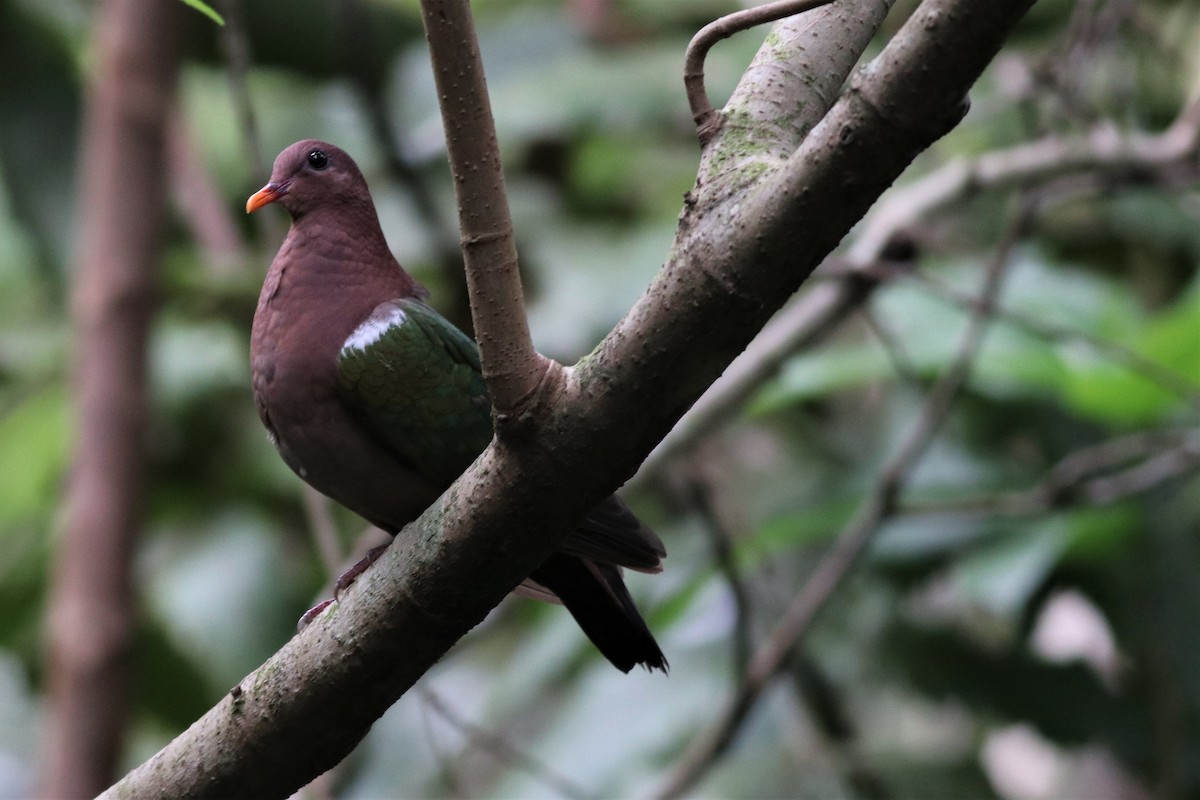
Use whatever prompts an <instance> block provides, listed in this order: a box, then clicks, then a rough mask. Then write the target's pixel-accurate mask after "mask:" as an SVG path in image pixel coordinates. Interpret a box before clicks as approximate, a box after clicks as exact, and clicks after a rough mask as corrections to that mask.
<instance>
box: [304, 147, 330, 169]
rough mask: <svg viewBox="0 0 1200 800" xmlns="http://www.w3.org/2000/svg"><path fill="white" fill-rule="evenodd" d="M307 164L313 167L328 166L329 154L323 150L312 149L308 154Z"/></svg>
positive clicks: (322, 167)
mask: <svg viewBox="0 0 1200 800" xmlns="http://www.w3.org/2000/svg"><path fill="white" fill-rule="evenodd" d="M308 165H309V166H310V167H312V168H313V169H325V168H326V167H328V166H329V156H327V155H325V151H324V150H313V151H312V152H311V153H309V154H308Z"/></svg>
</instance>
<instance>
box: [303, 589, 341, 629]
mask: <svg viewBox="0 0 1200 800" xmlns="http://www.w3.org/2000/svg"><path fill="white" fill-rule="evenodd" d="M332 604H333V598H332V597H331V598H329V599H328V600H322V601H321V602H319V603H317V604H316V605H315V606H313V607H312V608H310V609H309V610H308V611H305V612H304V614H303V616H301V617H300V621H299V622H297V623H296V632H297V633H299V632H300V631H302V630H304V629H305V628H307V627H308V626H309V625H310V624H311V623H312V621H313V620H314V619H316V618H317V617H319V616H321V612H322V611H324V610H325V609H327V608H329V606H330V605H332Z"/></svg>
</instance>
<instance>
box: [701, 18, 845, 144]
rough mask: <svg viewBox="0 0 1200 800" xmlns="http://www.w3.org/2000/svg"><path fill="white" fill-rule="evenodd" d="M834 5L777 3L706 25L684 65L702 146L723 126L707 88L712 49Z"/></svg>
mask: <svg viewBox="0 0 1200 800" xmlns="http://www.w3.org/2000/svg"><path fill="white" fill-rule="evenodd" d="M831 2H833V0H778V1H777V2H774V3H767V4H766V5H765V6H756V7H754V8H747V9H744V10H742V11H735V12H734V13H732V14H726V15H725V16H723V17H721V18H720V19H717V20H714V21H712V22H710V23H708V24H707V25H705V26H704V27H703V28H701V29H700V30H699V31H698V32H697V33H696V35H695V36H693V37H692V41H691V42H689V43H688V46H687V54H686V55H685V57H684V62H683V86H684V88H685V89H686V90H687V99H688V105H689V106H691V109H692V119H693V120H695V122H696V135H697V136H698V137H699V138H700V144H701V145H704V144H707V143H708V141H709V140H710V139H712V137H713V134H715V133H716V132H717V128H718V127H719V126H720V117H718V116H717V112H716V110H715V109H713V107H712V103H711V102H710V101H709V99H708V91H707V90H706V89H705V88H704V59H705V58H706V57H707V56H708V51H709V50H711V49H712V46H713V45H715V44H716V43H717V42H719V41H721V40H722V39H727V38H729V37H730V36H732V35H733V34H735V33H738V32H739V31H744V30H747V29H749V28H753V27H755V26H756V25H765V24H766V23H768V22H776V21H777V20H781V19H783V18H784V17H792V16H795V15H797V14H803V13H804V12H805V11H812V10H813V9H814V8H820V7H821V6H823V5H828V4H829V3H831Z"/></svg>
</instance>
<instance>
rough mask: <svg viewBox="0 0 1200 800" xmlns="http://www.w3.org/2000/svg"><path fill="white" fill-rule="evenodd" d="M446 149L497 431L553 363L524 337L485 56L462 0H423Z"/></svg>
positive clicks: (522, 405)
mask: <svg viewBox="0 0 1200 800" xmlns="http://www.w3.org/2000/svg"><path fill="white" fill-rule="evenodd" d="M421 9H422V16H423V18H424V20H425V34H426V37H427V38H428V39H429V54H430V58H431V60H432V61H433V75H434V81H435V82H436V84H437V90H438V104H439V105H440V107H441V110H442V124H443V126H444V127H445V130H446V151H447V153H448V155H449V157H450V172H451V174H452V175H453V176H454V192H455V195H456V196H457V198H458V215H459V226H460V228H461V232H462V248H463V258H464V260H465V262H466V270H467V290H468V292H469V293H470V296H471V315H472V317H473V318H474V320H475V338H476V340H477V341H478V342H479V354H480V359H481V361H482V362H483V377H484V379H485V380H486V381H487V386H488V391H489V392H490V393H491V396H492V407H493V409H494V413H495V416H496V421H497V431H498V432H500V433H501V434H503V432H504V430H505V425H504V424H503V423H504V422H505V420H508V419H510V418H513V417H516V416H519V415H520V414H522V413H523V412H524V410H525V408H526V407H527V406H528V404H529V402H530V400H531V399H532V397H533V395H534V393H535V392H536V391H537V389H538V386H539V385H540V384H541V383H542V381H543V379H544V377H545V375H546V373H547V371H549V370H551V369H553V368H555V366H556V365H554V362H552V361H550V360H549V359H547V358H545V357H543V356H542V355H540V354H539V353H538V352H537V351H536V350H535V349H534V347H533V340H532V339H531V338H530V336H529V323H528V320H527V319H526V317H525V306H524V296H523V294H522V291H521V275H520V273H519V271H518V270H517V245H516V241H515V239H514V237H513V227H512V217H511V216H510V214H509V211H508V197H507V196H506V195H505V193H504V171H503V168H502V166H501V163H500V146H499V144H498V143H497V141H496V126H495V123H494V121H493V120H492V107H491V104H490V102H489V100H488V93H487V83H486V81H485V79H484V74H483V59H482V58H481V56H480V54H479V42H478V40H477V39H476V37H475V24H474V22H473V21H472V19H471V7H470V4H469V3H468V2H467V0H422V3H421Z"/></svg>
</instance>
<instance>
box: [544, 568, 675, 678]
mask: <svg viewBox="0 0 1200 800" xmlns="http://www.w3.org/2000/svg"><path fill="white" fill-rule="evenodd" d="M529 577H530V578H532V579H533V580H535V581H537V582H538V583H540V584H541V585H542V586H545V587H546V588H547V589H549V590H550V591H552V592H554V593H555V594H556V595H558V598H559V599H560V600H562V603H563V605H564V606H566V607H567V610H568V611H570V612H571V616H573V617H575V621H576V622H577V623H579V627H580V628H582V629H583V632H584V633H586V634H587V637H588V638H589V639H591V640H592V644H594V645H596V649H597V650H599V651H600V652H601V654H603V656H604V657H605V658H607V659H608V660H609V661H611V662H612V664H613V666H614V667H616V668H617V669H619V670H621V671H622V672H629V670H631V669H633V668H634V667H635V666H636V665H638V664H641V665H642V666H644V667H645V668H646V669H660V670H662V671H663V672H666V671H667V667H668V665H667V659H666V657H665V656H664V655H663V654H662V650H660V649H659V648H658V642H656V641H654V635H653V634H652V633H650V629H649V628H647V627H646V622H645V620H643V619H642V615H641V614H640V613H638V610H637V606H635V605H634V604H633V598H632V597H630V596H629V590H628V589H626V588H625V581H623V580H622V579H621V571H620V569H618V568H617V567H614V566H613V565H612V564H601V563H597V562H594V561H589V560H585V559H582V558H576V557H575V556H568V555H564V554H562V553H554V554H552V555H551V556H550V557H549V558H548V559H546V561H545V562H544V563H543V564H542V565H541V566H540V567H538V568H537V569H536V570H534V572H533V574H532V575H530V576H529Z"/></svg>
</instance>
